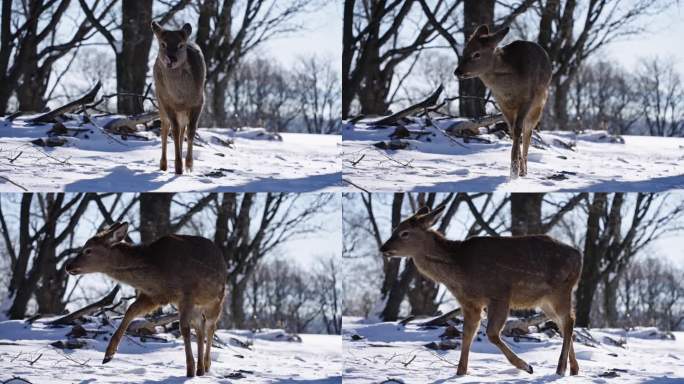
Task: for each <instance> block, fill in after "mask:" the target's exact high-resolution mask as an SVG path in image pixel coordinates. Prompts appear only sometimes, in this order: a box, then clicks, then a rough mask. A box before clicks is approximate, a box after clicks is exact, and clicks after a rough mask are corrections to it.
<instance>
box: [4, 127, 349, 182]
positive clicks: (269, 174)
mask: <svg viewBox="0 0 684 384" xmlns="http://www.w3.org/2000/svg"><path fill="white" fill-rule="evenodd" d="M115 117H117V116H108V117H99V118H94V120H95V122H96V124H97V125H98V126H99V127H103V126H104V125H105V124H106V123H107V122H108V121H110V120H111V119H113V118H115ZM29 118H31V116H24V117H21V118H18V119H16V120H14V121H12V122H10V121H8V120H7V119H6V118H3V117H0V175H3V176H4V177H6V178H9V179H11V180H12V181H13V182H14V183H17V184H19V185H21V186H23V187H24V188H26V189H28V190H30V191H41V192H43V191H45V192H47V191H110V192H118V191H122V192H137V191H174V192H183V191H236V192H239V191H252V192H254V191H278V192H305V191H327V190H339V189H340V188H341V180H340V178H341V168H342V167H341V165H340V161H339V158H338V145H339V143H340V141H341V137H340V136H334V135H311V134H299V133H282V134H280V135H281V137H282V141H278V140H268V138H269V135H267V134H266V131H265V130H264V129H260V128H251V129H244V130H241V131H237V132H236V131H234V130H232V129H223V128H200V129H198V135H199V140H197V139H196V140H195V145H194V150H193V158H194V170H193V172H192V173H190V174H184V175H182V176H176V175H175V174H174V172H173V169H174V150H173V140H172V139H171V138H169V142H168V154H167V159H168V170H167V171H166V172H162V171H161V170H159V159H160V158H161V140H160V138H159V137H157V135H155V134H154V133H152V132H139V133H137V134H138V135H140V136H143V137H145V138H147V139H148V140H144V139H140V138H135V137H129V138H128V139H127V140H120V136H114V137H115V138H116V139H118V140H114V139H112V138H111V136H108V135H106V134H104V133H103V132H102V131H101V130H99V129H98V128H95V127H93V126H92V125H91V124H83V123H80V122H78V121H76V120H69V121H67V122H65V126H66V127H67V128H85V129H88V130H87V131H86V132H81V133H78V134H77V135H76V136H75V137H69V138H68V141H67V143H66V144H65V145H64V146H58V147H52V148H51V147H40V146H37V145H34V144H31V141H32V140H35V139H38V138H43V139H45V138H47V132H48V131H49V130H50V127H51V125H50V124H47V125H30V124H28V122H27V120H28V119H29ZM231 140H232V141H234V144H233V146H232V148H229V147H227V146H225V145H223V144H222V143H226V142H228V141H231ZM117 141H119V142H117ZM186 149H187V145H184V146H183V153H184V155H185V150H186ZM15 157H16V159H15ZM12 159H14V160H13V161H11V160H12ZM10 161H11V162H10ZM0 191H12V192H17V191H21V189H20V188H19V187H17V186H15V185H13V184H11V183H9V182H8V181H7V180H5V179H2V178H0Z"/></svg>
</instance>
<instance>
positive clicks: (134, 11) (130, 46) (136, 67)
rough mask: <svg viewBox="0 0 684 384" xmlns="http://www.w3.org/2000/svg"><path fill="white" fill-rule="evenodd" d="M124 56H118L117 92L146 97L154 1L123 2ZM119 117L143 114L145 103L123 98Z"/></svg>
mask: <svg viewBox="0 0 684 384" xmlns="http://www.w3.org/2000/svg"><path fill="white" fill-rule="evenodd" d="M121 20H122V23H121V29H122V37H121V52H117V55H116V91H117V92H118V93H132V94H136V95H142V94H143V93H144V92H145V82H146V80H147V78H146V77H147V70H148V67H147V61H148V58H149V56H150V47H151V46H152V29H151V28H150V23H151V22H152V0H123V2H122V17H121ZM117 109H118V112H119V113H122V114H126V115H132V114H137V113H141V112H143V100H142V99H141V98H138V97H128V96H119V97H118V98H117Z"/></svg>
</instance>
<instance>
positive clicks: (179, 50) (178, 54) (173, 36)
mask: <svg viewBox="0 0 684 384" xmlns="http://www.w3.org/2000/svg"><path fill="white" fill-rule="evenodd" d="M152 31H154V35H155V36H156V37H157V40H158V41H159V59H160V60H161V62H162V64H164V66H165V67H166V68H171V69H174V68H178V67H180V66H181V65H183V63H185V61H186V59H187V57H188V53H187V48H188V37H190V34H191V33H192V26H191V25H190V24H187V23H186V24H185V25H183V28H181V29H180V30H170V29H163V28H162V27H161V25H159V23H157V22H156V21H153V22H152Z"/></svg>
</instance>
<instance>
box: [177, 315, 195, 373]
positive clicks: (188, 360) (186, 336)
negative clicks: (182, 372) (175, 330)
mask: <svg viewBox="0 0 684 384" xmlns="http://www.w3.org/2000/svg"><path fill="white" fill-rule="evenodd" d="M192 310H193V305H192V304H191V303H188V302H185V303H181V304H180V305H179V307H178V312H179V315H180V332H181V335H183V344H184V345H185V368H186V375H187V376H188V377H194V376H195V358H194V357H193V356H192V344H191V343H192V338H191V337H190V316H191V315H192Z"/></svg>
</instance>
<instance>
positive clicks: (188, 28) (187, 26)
mask: <svg viewBox="0 0 684 384" xmlns="http://www.w3.org/2000/svg"><path fill="white" fill-rule="evenodd" d="M181 31H183V34H184V35H185V38H186V39H187V38H188V37H190V35H191V34H192V25H190V24H189V23H185V24H184V25H183V29H181Z"/></svg>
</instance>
